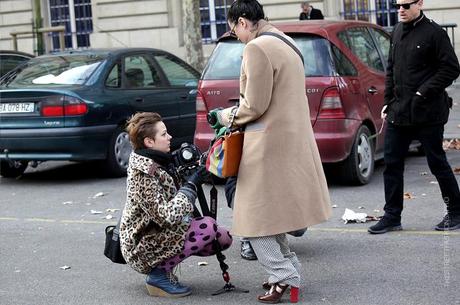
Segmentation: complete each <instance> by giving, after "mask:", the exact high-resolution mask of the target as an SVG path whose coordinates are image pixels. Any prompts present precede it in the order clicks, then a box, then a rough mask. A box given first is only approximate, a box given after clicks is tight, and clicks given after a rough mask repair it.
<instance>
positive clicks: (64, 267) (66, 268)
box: [59, 265, 70, 270]
mask: <svg viewBox="0 0 460 305" xmlns="http://www.w3.org/2000/svg"><path fill="white" fill-rule="evenodd" d="M59 268H60V269H62V270H68V269H70V266H67V265H65V266H62V267H59Z"/></svg>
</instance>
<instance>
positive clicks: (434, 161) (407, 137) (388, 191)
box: [383, 122, 460, 221]
mask: <svg viewBox="0 0 460 305" xmlns="http://www.w3.org/2000/svg"><path fill="white" fill-rule="evenodd" d="M443 134H444V126H443V125H434V126H422V127H420V126H417V127H412V126H411V127H406V126H397V125H394V124H391V123H389V122H388V126H387V130H386V134H385V155H384V159H385V165H386V168H385V170H384V172H383V178H384V184H385V202H386V203H385V207H384V210H385V217H388V218H390V219H393V220H395V221H401V212H402V210H403V195H404V159H405V157H406V154H407V151H408V150H409V145H410V143H411V142H412V140H419V141H420V143H421V144H422V147H423V149H424V151H425V154H426V159H427V161H428V166H429V168H430V171H431V173H432V174H433V175H434V176H435V177H436V179H437V180H438V183H439V188H440V189H441V194H442V198H443V201H444V202H445V203H446V205H447V212H448V213H449V214H450V215H460V191H459V188H458V183H457V180H456V178H455V176H454V173H453V172H452V168H451V166H450V165H449V163H448V162H447V158H446V153H445V152H444V149H443V148H442V141H443Z"/></svg>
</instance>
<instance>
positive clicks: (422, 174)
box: [420, 172, 428, 176]
mask: <svg viewBox="0 0 460 305" xmlns="http://www.w3.org/2000/svg"><path fill="white" fill-rule="evenodd" d="M426 175H428V173H427V172H420V176H426Z"/></svg>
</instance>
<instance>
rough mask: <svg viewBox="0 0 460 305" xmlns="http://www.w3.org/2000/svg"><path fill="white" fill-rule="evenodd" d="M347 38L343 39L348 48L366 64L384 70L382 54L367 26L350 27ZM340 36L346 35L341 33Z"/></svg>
mask: <svg viewBox="0 0 460 305" xmlns="http://www.w3.org/2000/svg"><path fill="white" fill-rule="evenodd" d="M346 32H347V36H348V37H347V39H346V40H345V41H343V42H344V43H345V44H346V45H347V46H348V48H349V49H350V50H351V51H352V52H353V54H355V55H356V57H358V58H359V59H360V60H361V61H362V62H363V63H364V64H365V65H366V66H368V67H370V68H373V69H375V70H379V71H384V70H385V69H384V66H383V63H382V60H381V58H380V54H379V53H378V51H377V48H376V47H375V44H374V41H373V40H372V37H371V35H370V33H369V32H368V30H367V29H366V28H363V27H360V28H353V29H348V30H347V31H346ZM338 36H339V38H340V39H342V37H344V34H343V33H340V34H339V35H338Z"/></svg>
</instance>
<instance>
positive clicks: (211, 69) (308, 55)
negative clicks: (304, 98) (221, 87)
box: [203, 35, 333, 79]
mask: <svg viewBox="0 0 460 305" xmlns="http://www.w3.org/2000/svg"><path fill="white" fill-rule="evenodd" d="M292 38H293V39H294V40H295V42H296V44H297V46H298V47H299V48H300V51H301V52H302V55H303V57H304V61H305V65H304V67H305V76H309V77H313V76H333V68H332V63H331V55H330V50H329V42H328V41H327V40H326V39H324V38H322V37H319V36H313V35H309V36H293V37H292ZM243 48H244V45H243V44H242V43H240V42H238V41H236V40H229V41H222V42H219V43H218V44H217V46H216V48H215V50H214V52H213V53H212V55H211V57H210V58H209V62H208V65H207V66H206V69H205V71H204V73H203V79H235V78H239V77H240V67H241V56H242V55H243Z"/></svg>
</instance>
